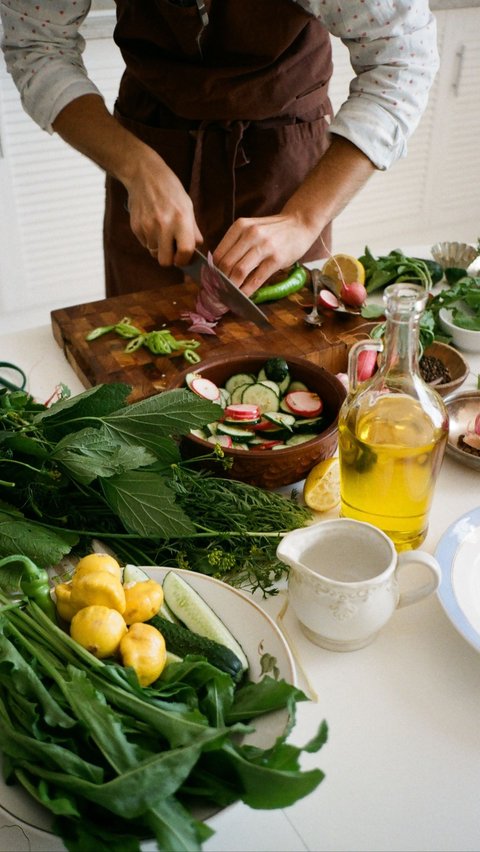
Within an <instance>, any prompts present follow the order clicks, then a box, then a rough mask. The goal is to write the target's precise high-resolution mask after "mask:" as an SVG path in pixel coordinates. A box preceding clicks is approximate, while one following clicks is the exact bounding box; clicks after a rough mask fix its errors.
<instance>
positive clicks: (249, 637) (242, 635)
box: [0, 566, 297, 848]
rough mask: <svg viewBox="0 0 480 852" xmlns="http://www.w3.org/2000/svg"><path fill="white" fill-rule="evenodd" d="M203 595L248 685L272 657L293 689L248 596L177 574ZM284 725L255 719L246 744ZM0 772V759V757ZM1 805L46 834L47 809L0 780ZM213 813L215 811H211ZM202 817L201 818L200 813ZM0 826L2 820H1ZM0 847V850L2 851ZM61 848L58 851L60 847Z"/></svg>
mask: <svg viewBox="0 0 480 852" xmlns="http://www.w3.org/2000/svg"><path fill="white" fill-rule="evenodd" d="M143 570H144V571H145V572H146V573H147V574H148V575H149V576H150V577H152V579H154V580H158V581H159V582H162V581H163V578H164V576H165V574H166V573H167V572H168V571H171V570H172V569H171V568H152V567H150V566H148V567H144V568H143ZM176 573H177V574H180V575H182V576H183V577H184V578H185V579H186V580H187V582H188V583H190V585H191V586H192V587H193V588H194V589H195V590H196V591H197V592H198V593H199V594H200V595H201V596H202V598H203V599H204V600H205V601H206V602H207V603H208V604H209V605H210V606H211V607H212V609H213V610H214V611H215V612H216V613H217V614H218V615H219V616H220V618H221V619H222V621H223V622H224V623H225V625H226V626H227V627H228V629H229V630H230V631H231V633H232V634H233V635H234V636H235V638H236V639H237V640H238V641H239V642H240V644H241V646H242V648H243V650H244V652H245V655H246V657H247V660H248V664H249V676H250V679H251V680H252V681H255V682H257V681H259V680H260V679H261V677H262V663H261V660H262V656H263V654H271V655H272V657H275V660H276V666H277V668H278V676H279V678H281V679H283V680H286V681H287V682H288V683H292V684H294V685H297V676H296V672H295V664H294V661H293V657H292V654H291V652H290V649H289V647H288V645H287V643H286V641H285V639H284V637H283V634H282V633H281V631H280V630H279V628H278V627H277V625H276V624H275V622H274V621H272V619H271V618H270V616H269V615H267V613H266V612H264V610H263V609H261V607H259V606H258V605H257V604H256V603H255V602H254V601H253V599H252V597H251V596H250V595H247V594H246V593H244V592H241V591H239V590H238V589H234V588H232V587H231V586H227V585H226V583H222V582H220V581H219V580H215V579H213V577H207V576H206V575H204V574H196V573H194V572H193V571H183V570H176ZM287 722H288V712H287V711H286V710H279V711H276V712H275V713H269V714H268V716H264V717H259V718H258V719H256V720H255V723H254V724H255V731H253V732H252V733H250V734H248V735H247V736H246V737H245V739H244V742H246V743H249V744H252V745H256V746H258V747H259V748H269V747H270V746H271V745H273V744H274V742H275V740H276V738H277V737H278V736H280V735H281V734H282V733H283V731H284V730H285V727H286V725H287ZM0 768H1V759H0ZM0 806H1V807H2V808H3V810H4V811H6V812H7V813H8V814H10V815H11V817H12V818H13V819H15V820H21V821H22V822H23V823H25V824H26V825H27V826H31V827H32V828H38V829H41V830H42V831H50V829H51V825H52V816H51V814H50V811H48V810H47V809H45V808H43V807H41V806H40V805H38V804H37V803H36V802H35V801H34V799H32V798H31V797H30V796H29V795H28V794H27V793H26V792H25V791H24V789H23V787H21V786H20V785H19V784H18V785H17V784H15V785H13V786H7V785H6V784H4V783H3V781H2V780H1V777H0ZM212 813H213V811H212ZM202 818H205V816H204V815H202ZM0 823H1V818H0ZM0 848H1V847H0ZM60 848H61V847H60Z"/></svg>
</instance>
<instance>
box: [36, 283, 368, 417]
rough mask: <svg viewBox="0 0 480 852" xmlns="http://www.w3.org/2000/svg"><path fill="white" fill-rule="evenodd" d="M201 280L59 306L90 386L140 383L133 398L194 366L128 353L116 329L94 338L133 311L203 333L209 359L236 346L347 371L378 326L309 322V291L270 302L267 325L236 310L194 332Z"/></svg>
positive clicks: (142, 323) (179, 331) (141, 320)
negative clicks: (358, 346)
mask: <svg viewBox="0 0 480 852" xmlns="http://www.w3.org/2000/svg"><path fill="white" fill-rule="evenodd" d="M197 292H198V289H197V285H196V284H195V283H194V282H193V281H191V280H190V279H187V280H186V281H185V282H184V283H183V284H177V285H172V286H170V287H165V288H163V289H162V290H158V291H157V290H143V291H141V292H138V293H130V294H128V295H125V296H116V297H114V298H109V299H102V300H100V301H96V302H90V303H86V304H81V305H75V306H73V307H69V308H61V309H58V310H55V311H52V314H51V320H52V328H53V334H54V337H55V340H56V341H57V343H58V345H59V346H60V347H61V348H62V349H63V352H64V353H65V357H66V358H67V360H68V362H69V364H70V365H71V366H72V368H73V370H74V371H75V373H76V375H77V376H78V377H79V379H80V381H81V382H82V384H83V385H84V386H85V387H86V388H89V387H93V386H94V385H97V384H102V383H104V382H125V383H126V384H129V385H131V386H132V389H133V390H132V393H131V395H130V397H129V399H130V401H132V402H133V401H134V400H139V399H144V398H146V397H148V396H151V395H152V394H155V393H158V392H160V391H163V390H166V389H168V388H170V387H173V386H175V385H178V383H179V382H181V381H182V378H183V376H184V374H185V372H186V371H188V370H191V369H198V370H199V371H201V363H200V364H199V365H197V366H195V367H192V366H191V365H190V366H189V365H188V364H187V362H186V361H185V359H184V358H183V357H182V355H180V356H178V355H177V356H175V357H171V356H164V355H163V356H158V355H152V354H151V353H150V352H149V351H148V350H147V349H146V348H145V347H141V348H140V349H139V350H137V351H136V352H134V353H132V354H127V353H125V351H124V349H125V346H126V344H127V342H128V341H126V340H125V339H123V338H121V337H119V336H118V335H117V334H115V333H114V332H110V333H108V334H106V335H104V336H102V337H99V338H97V340H93V341H91V342H88V341H87V340H86V339H85V338H86V335H87V334H88V332H89V331H92V329H94V328H96V327H97V326H101V325H112V324H113V323H116V322H119V321H120V320H121V319H122V318H123V317H129V318H130V320H131V321H132V323H133V324H134V325H135V326H137V327H138V326H139V327H140V328H142V329H143V330H145V331H152V330H154V329H161V328H168V329H170V331H171V332H172V334H173V335H174V336H175V337H177V338H192V337H194V338H196V339H197V340H199V341H200V347H199V349H198V350H197V352H198V353H199V355H200V356H201V358H202V361H207V360H208V361H212V360H216V359H217V358H222V357H225V356H226V355H228V354H231V353H232V352H235V354H237V355H238V354H239V353H241V352H244V353H245V354H256V353H258V352H259V353H263V352H264V353H265V356H266V357H269V356H270V355H282V356H284V357H285V358H287V359H288V356H289V355H296V356H297V357H304V358H308V360H310V361H312V362H313V363H316V364H319V365H321V366H323V367H325V368H326V369H328V370H331V371H332V372H334V373H337V372H339V371H344V370H345V369H346V364H347V353H348V348H349V346H350V345H351V344H352V343H353V342H354V341H355V340H358V339H360V338H361V337H364V336H365V332H366V331H367V330H368V327H369V326H370V327H371V324H368V323H365V321H364V320H362V319H361V318H359V317H353V316H349V315H345V314H340V315H338V314H334V315H333V316H332V317H331V318H329V319H328V320H326V321H325V323H324V324H323V325H322V327H321V328H317V327H315V326H309V325H308V324H307V323H305V315H306V313H307V311H308V309H307V308H305V307H303V305H305V304H307V303H308V300H309V298H310V299H311V294H310V292H309V291H308V290H303V291H301V293H297V294H295V295H293V296H291V297H289V298H287V299H282V300H281V301H279V302H272V303H271V304H267V305H262V309H263V310H264V312H265V314H266V315H267V316H268V318H269V320H270V321H271V323H272V328H271V330H267V331H265V330H264V329H260V328H258V327H257V326H256V325H255V324H254V323H251V322H247V321H245V320H242V319H241V318H240V317H236V316H234V315H233V314H232V313H228V314H227V315H226V316H224V317H223V318H222V319H221V320H220V322H219V323H218V325H217V327H216V331H217V334H216V335H200V334H194V333H192V332H190V331H188V326H189V323H188V322H186V321H185V320H182V319H181V314H182V312H183V311H188V310H193V309H194V307H195V301H196V296H197Z"/></svg>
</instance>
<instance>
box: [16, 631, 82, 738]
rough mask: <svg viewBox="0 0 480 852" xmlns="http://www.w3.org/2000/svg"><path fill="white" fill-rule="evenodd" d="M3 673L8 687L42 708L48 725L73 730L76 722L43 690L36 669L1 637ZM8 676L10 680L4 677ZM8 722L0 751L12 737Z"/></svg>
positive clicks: (48, 692)
mask: <svg viewBox="0 0 480 852" xmlns="http://www.w3.org/2000/svg"><path fill="white" fill-rule="evenodd" d="M0 673H1V675H2V681H3V683H4V684H5V687H6V688H8V689H9V690H10V691H12V692H13V693H14V694H15V692H20V693H21V694H22V695H24V696H26V697H27V698H34V699H35V700H36V701H38V703H39V704H40V705H41V707H42V710H43V716H44V719H45V722H46V723H47V725H51V726H52V727H55V726H57V725H58V726H60V727H62V728H71V727H72V726H73V725H74V724H75V721H74V719H72V717H71V716H68V715H67V714H66V713H65V712H64V710H63V709H62V708H61V707H60V705H59V704H58V703H57V702H56V701H55V699H54V698H52V696H51V693H50V691H49V690H48V689H46V687H45V686H44V684H43V682H42V681H41V680H40V678H39V676H38V675H37V674H36V673H35V671H34V670H33V668H32V667H31V666H30V665H29V664H28V663H27V662H26V661H25V660H24V658H23V657H22V655H21V654H20V652H19V651H17V649H16V648H15V646H14V645H13V643H12V642H10V640H9V639H7V637H6V636H5V635H4V634H3V631H2V633H0ZM6 675H7V677H5V676H6ZM6 722H7V718H6V717H5V718H4V719H3V724H2V725H0V736H1V737H2V742H1V747H2V749H7V747H8V741H9V737H8V734H7V732H6V731H5V725H6Z"/></svg>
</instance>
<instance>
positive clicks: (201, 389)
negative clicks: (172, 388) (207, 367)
mask: <svg viewBox="0 0 480 852" xmlns="http://www.w3.org/2000/svg"><path fill="white" fill-rule="evenodd" d="M190 390H192V391H193V392H194V393H196V394H197V396H201V397H202V399H208V400H209V401H210V402H217V400H218V399H220V391H219V389H218V388H217V386H216V385H215V384H214V383H213V382H211V381H210V379H202V377H201V376H196V377H195V378H194V379H192V381H191V382H190Z"/></svg>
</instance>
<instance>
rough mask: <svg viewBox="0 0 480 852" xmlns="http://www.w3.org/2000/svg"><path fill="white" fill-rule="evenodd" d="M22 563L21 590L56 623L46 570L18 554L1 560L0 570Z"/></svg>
mask: <svg viewBox="0 0 480 852" xmlns="http://www.w3.org/2000/svg"><path fill="white" fill-rule="evenodd" d="M13 563H17V564H18V563H20V565H22V566H23V571H22V575H21V577H20V588H21V590H22V593H23V594H24V595H25V596H26V597H27V598H29V600H31V601H35V603H36V604H37V605H38V606H39V607H40V609H42V610H43V612H44V613H45V614H46V615H48V617H49V618H51V620H52V621H56V617H55V605H54V603H53V601H52V598H51V596H50V585H49V580H48V574H47V572H46V571H45V569H44V568H39V567H38V565H35V562H32V560H31V559H29V558H28V556H24V555H23V554H16V555H14V556H6V557H5V558H4V559H1V560H0V569H1V568H3V567H4V566H5V565H11V564H13Z"/></svg>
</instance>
